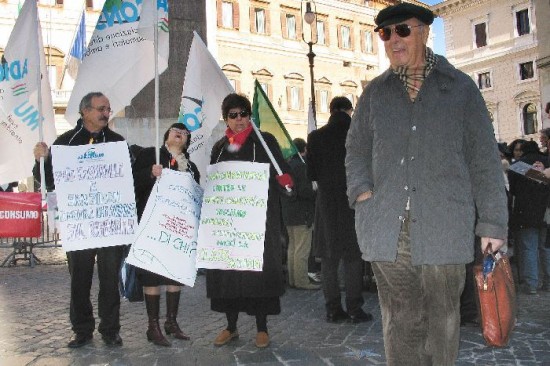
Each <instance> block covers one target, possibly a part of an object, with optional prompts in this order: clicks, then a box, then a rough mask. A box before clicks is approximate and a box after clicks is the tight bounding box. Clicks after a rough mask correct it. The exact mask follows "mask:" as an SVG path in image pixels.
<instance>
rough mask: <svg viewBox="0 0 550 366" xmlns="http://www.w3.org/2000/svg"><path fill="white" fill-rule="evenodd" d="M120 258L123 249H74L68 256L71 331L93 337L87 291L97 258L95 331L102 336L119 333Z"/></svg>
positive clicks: (93, 325)
mask: <svg viewBox="0 0 550 366" xmlns="http://www.w3.org/2000/svg"><path fill="white" fill-rule="evenodd" d="M122 256H123V246H113V247H106V248H97V249H85V250H77V251H72V252H68V253H67V260H68V263H69V273H70V274H71V309H70V319H71V324H72V329H73V332H75V333H77V334H92V333H93V332H94V329H95V319H94V314H93V308H92V302H91V300H90V289H91V287H92V279H93V276H94V264H95V262H96V257H97V274H98V277H99V295H98V315H99V318H100V323H99V326H98V328H97V330H98V331H99V333H101V334H112V333H117V332H118V331H119V330H120V322H119V320H120V319H119V318H120V293H119V290H118V276H119V272H120V263H121V261H122Z"/></svg>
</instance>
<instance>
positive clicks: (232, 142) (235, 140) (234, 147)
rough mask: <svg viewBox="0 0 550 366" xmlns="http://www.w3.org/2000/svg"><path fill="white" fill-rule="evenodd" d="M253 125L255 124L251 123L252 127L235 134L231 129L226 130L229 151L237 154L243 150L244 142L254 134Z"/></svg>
mask: <svg viewBox="0 0 550 366" xmlns="http://www.w3.org/2000/svg"><path fill="white" fill-rule="evenodd" d="M252 123H253V122H250V125H249V126H248V127H247V128H245V129H244V130H242V131H241V132H237V133H235V132H233V130H231V129H230V128H229V127H228V128H227V129H226V130H225V136H226V137H227V140H229V147H228V150H229V151H231V152H235V151H239V150H240V149H241V146H243V144H244V142H245V141H246V139H247V138H248V136H249V135H250V133H251V132H252Z"/></svg>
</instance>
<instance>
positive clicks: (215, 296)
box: [206, 94, 292, 348]
mask: <svg viewBox="0 0 550 366" xmlns="http://www.w3.org/2000/svg"><path fill="white" fill-rule="evenodd" d="M250 114H251V105H250V101H249V100H248V99H247V98H246V97H245V96H242V95H239V94H229V95H228V96H227V97H225V99H224V100H223V102H222V116H223V119H224V120H225V122H226V123H227V125H228V128H227V130H226V132H225V136H224V137H223V138H222V139H220V140H219V141H218V142H217V143H216V144H215V145H214V147H213V148H212V154H211V157H210V163H211V164H216V163H218V162H222V161H235V160H236V161H252V162H258V163H271V161H270V159H269V157H268V154H267V152H266V151H265V149H264V147H263V146H262V144H261V142H260V140H259V139H258V137H257V135H256V134H255V132H254V131H252V125H251V121H250ZM262 136H263V138H264V139H265V142H266V143H267V146H268V148H269V149H270V150H271V152H272V153H273V155H274V157H275V160H276V161H277V163H278V164H279V166H280V168H281V170H282V171H283V173H285V174H283V175H281V176H277V173H276V171H275V168H274V167H273V164H271V167H270V179H269V191H268V200H267V217H266V220H267V221H266V232H265V241H264V253H263V260H264V263H263V268H262V271H261V272H253V271H232V270H207V272H206V294H207V296H208V298H210V304H211V308H212V310H214V311H217V312H222V313H225V314H226V317H227V328H226V329H224V330H223V331H222V332H221V333H220V334H219V335H218V336H217V337H216V339H215V341H214V344H215V345H216V346H222V345H224V344H227V343H228V342H230V341H231V340H232V339H234V338H237V337H238V336H239V333H238V331H237V319H238V316H239V312H246V313H247V314H249V315H254V316H255V317H256V327H257V331H258V333H257V336H256V346H257V347H259V348H263V347H267V346H268V345H269V336H268V334H267V315H276V314H279V313H280V312H281V306H280V301H279V297H280V296H281V295H282V294H283V293H284V286H283V268H282V253H283V249H282V243H281V230H282V222H281V206H280V195H281V194H284V193H282V192H285V189H284V188H282V187H284V186H285V185H287V184H288V185H290V187H292V179H291V178H290V175H289V174H288V172H289V171H290V168H289V167H288V165H287V163H286V162H285V160H284V158H283V156H282V153H281V150H280V148H279V145H278V144H277V141H276V140H275V138H274V137H273V136H272V135H271V134H269V133H265V132H262Z"/></svg>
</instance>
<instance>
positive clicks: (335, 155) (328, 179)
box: [307, 97, 372, 322]
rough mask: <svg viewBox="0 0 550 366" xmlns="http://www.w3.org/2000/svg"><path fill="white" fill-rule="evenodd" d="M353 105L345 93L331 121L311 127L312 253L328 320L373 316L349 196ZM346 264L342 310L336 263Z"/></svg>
mask: <svg viewBox="0 0 550 366" xmlns="http://www.w3.org/2000/svg"><path fill="white" fill-rule="evenodd" d="M352 112H353V107H352V104H351V102H350V101H349V99H347V98H346V97H335V98H334V99H333V100H332V101H331V102H330V114H331V115H330V118H329V120H328V123H327V124H326V125H325V126H323V127H321V128H319V129H318V130H316V131H313V132H311V133H310V134H309V136H308V142H307V151H308V154H307V168H308V177H309V178H310V179H311V180H312V181H316V182H317V184H318V191H317V202H316V208H315V230H314V238H313V245H314V254H315V256H317V257H320V258H321V273H322V276H323V293H324V295H325V305H326V310H327V321H329V322H337V321H340V320H346V319H348V318H349V319H351V320H352V321H353V322H363V321H369V320H371V319H372V315H371V314H368V313H365V312H364V311H363V309H362V306H363V303H364V300H363V295H362V294H361V289H362V280H363V277H362V271H363V261H362V259H361V251H360V250H359V245H358V243H357V236H356V234H355V221H354V220H355V218H354V217H355V215H354V211H353V210H352V209H351V208H350V207H349V205H348V203H347V196H346V172H345V166H344V160H345V156H346V148H345V142H346V135H347V133H348V129H349V126H350V122H351V113H352ZM340 260H342V261H343V263H344V282H345V287H346V310H347V312H346V311H344V310H343V309H342V304H341V296H340V287H339V283H338V265H339V263H340Z"/></svg>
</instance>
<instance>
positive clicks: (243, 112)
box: [227, 111, 250, 119]
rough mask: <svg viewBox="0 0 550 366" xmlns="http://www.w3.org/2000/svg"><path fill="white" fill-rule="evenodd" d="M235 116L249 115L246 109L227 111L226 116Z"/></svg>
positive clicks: (244, 116) (232, 117) (233, 117)
mask: <svg viewBox="0 0 550 366" xmlns="http://www.w3.org/2000/svg"><path fill="white" fill-rule="evenodd" d="M237 116H241V117H242V118H246V117H248V116H250V113H249V112H248V111H240V112H229V113H227V117H229V118H231V119H235V118H237Z"/></svg>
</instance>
